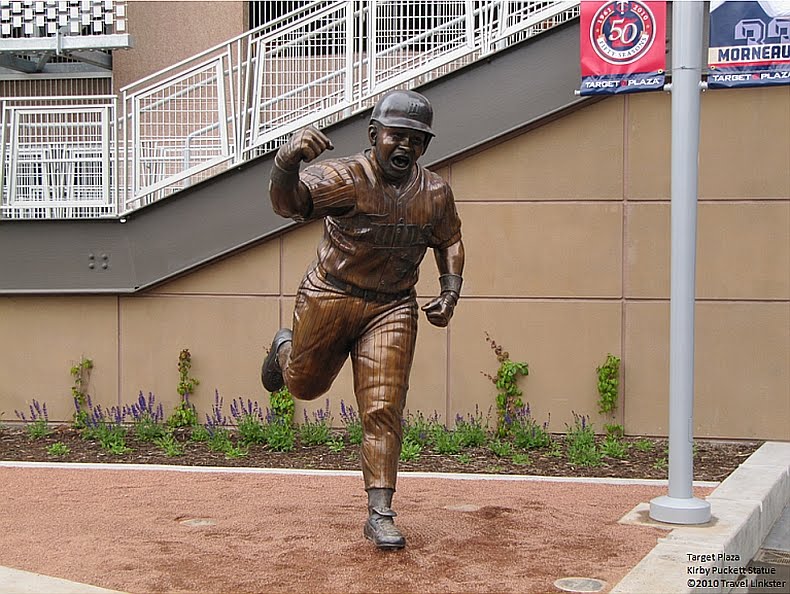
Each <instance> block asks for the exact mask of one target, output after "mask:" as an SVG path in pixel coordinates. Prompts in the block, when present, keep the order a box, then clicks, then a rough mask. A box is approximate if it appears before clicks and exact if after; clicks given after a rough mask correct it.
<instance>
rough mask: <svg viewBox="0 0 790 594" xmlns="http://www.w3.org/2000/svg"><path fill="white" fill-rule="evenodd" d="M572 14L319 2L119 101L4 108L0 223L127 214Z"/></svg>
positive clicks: (487, 4) (481, 6)
mask: <svg viewBox="0 0 790 594" xmlns="http://www.w3.org/2000/svg"><path fill="white" fill-rule="evenodd" d="M578 10H579V2H578V0H577V1H540V2H534V1H506V0H474V1H473V0H437V1H430V2H426V1H425V0H343V1H338V0H335V1H330V0H317V1H314V2H310V3H309V4H307V5H306V6H304V7H302V8H299V9H297V10H294V11H293V12H291V13H289V14H287V15H285V16H283V17H281V18H279V19H277V20H275V21H272V22H269V23H266V24H265V25H262V26H260V27H257V28H256V29H253V30H251V31H248V32H247V33H245V34H243V35H240V36H238V37H236V38H234V39H231V40H229V41H227V42H225V43H223V44H221V45H218V46H216V47H214V48H211V49H209V50H206V51H204V52H202V53H200V54H198V55H196V56H193V57H192V58H190V59H188V60H185V61H183V62H180V63H178V64H175V65H173V66H171V67H169V68H167V69H165V70H162V71H160V72H158V73H155V74H153V75H151V76H148V77H146V78H144V79H142V80H140V81H137V82H136V83H134V84H132V85H129V86H127V87H125V88H123V89H121V90H120V91H119V94H118V95H105V96H91V97H46V98H45V97H36V98H7V99H2V100H0V165H2V166H1V167H0V187H1V188H2V194H1V195H0V218H2V219H4V220H9V219H27V220H30V219H64V218H66V219H69V218H70V219H75V218H82V219H85V218H87V219H90V218H119V217H125V216H127V215H129V214H130V213H133V212H134V211H136V210H138V209H140V208H142V207H145V206H146V205H149V204H152V203H155V202H158V201H160V200H162V199H164V198H166V197H168V196H170V195H172V194H174V193H176V192H179V191H182V190H184V189H186V188H188V187H190V186H194V185H195V184H197V183H199V182H202V181H203V180H206V179H208V178H211V177H213V176H216V175H218V174H220V173H222V172H224V171H226V170H228V169H230V168H233V167H238V166H239V165H241V164H244V163H246V162H248V161H250V160H252V159H255V158H256V157H258V156H260V155H263V154H266V153H269V152H271V151H272V150H274V149H276V148H277V147H278V146H279V145H280V144H281V143H282V142H283V141H284V139H285V138H286V137H287V136H288V135H289V134H290V133H291V132H293V131H294V130H296V129H298V128H301V127H303V126H306V125H308V124H312V125H316V126H318V127H326V126H329V125H331V124H333V123H336V122H338V121H339V120H342V119H344V118H348V117H350V116H353V115H354V114H356V113H358V112H360V111H363V110H365V109H367V108H368V107H370V106H371V105H372V104H373V103H374V102H375V100H376V98H377V97H378V96H379V95H380V94H381V93H383V92H385V91H387V90H389V89H392V88H395V87H409V88H411V87H415V86H418V85H421V84H424V83H426V82H428V81H431V80H433V79H436V78H437V77H441V76H443V75H445V74H448V73H450V72H453V71H455V70H457V69H459V68H461V67H463V66H466V65H468V64H470V63H473V62H475V61H477V60H480V59H481V58H484V57H486V56H489V55H492V54H493V53H495V52H498V51H499V50H502V49H505V48H507V47H509V46H512V45H514V44H515V43H518V42H520V41H522V40H525V39H528V38H530V37H534V36H536V35H538V34H539V33H542V32H544V31H547V30H549V29H552V28H554V27H556V26H557V25H560V24H562V23H565V22H567V21H569V20H571V19H573V18H575V17H576V16H578Z"/></svg>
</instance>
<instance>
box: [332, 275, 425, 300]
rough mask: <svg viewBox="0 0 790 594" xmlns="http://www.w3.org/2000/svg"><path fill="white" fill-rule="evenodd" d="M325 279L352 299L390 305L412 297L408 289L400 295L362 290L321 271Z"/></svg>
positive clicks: (399, 293) (400, 292)
mask: <svg viewBox="0 0 790 594" xmlns="http://www.w3.org/2000/svg"><path fill="white" fill-rule="evenodd" d="M321 272H322V274H323V277H324V278H325V279H326V282H328V283H329V284H330V285H332V286H333V287H335V288H336V289H340V290H341V291H343V292H344V293H347V294H349V295H351V296H352V297H359V298H360V299H362V300H364V301H376V302H379V303H388V302H390V301H398V300H400V299H405V298H406V297H409V296H411V294H412V290H411V289H408V290H406V291H399V292H398V293H381V292H379V291H372V290H370V289H362V288H360V287H357V286H356V285H352V284H351V283H347V282H346V281H344V280H340V279H339V278H337V277H336V276H334V275H332V274H329V273H328V272H326V271H323V270H322V271H321Z"/></svg>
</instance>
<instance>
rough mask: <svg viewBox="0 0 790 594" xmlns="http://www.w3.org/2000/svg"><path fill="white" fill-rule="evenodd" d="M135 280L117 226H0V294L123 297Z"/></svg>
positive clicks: (124, 238)
mask: <svg viewBox="0 0 790 594" xmlns="http://www.w3.org/2000/svg"><path fill="white" fill-rule="evenodd" d="M134 276H135V275H134V263H133V260H132V259H131V257H130V253H129V243H128V238H127V233H126V229H125V227H124V225H122V224H120V223H119V222H118V221H107V220H101V221H6V222H1V223H0V287H2V291H0V292H2V293H45V294H46V293H73V292H76V293H106V292H110V293H124V292H130V291H131V290H133V287H134V285H135V284H136V283H135V280H134Z"/></svg>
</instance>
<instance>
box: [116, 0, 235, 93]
mask: <svg viewBox="0 0 790 594" xmlns="http://www.w3.org/2000/svg"><path fill="white" fill-rule="evenodd" d="M127 14H128V19H127V21H128V23H129V33H131V35H132V40H133V42H134V47H133V48H132V49H129V50H119V51H116V52H113V87H114V89H115V92H118V90H120V89H121V88H123V87H124V86H126V85H128V84H130V83H133V82H135V81H137V80H140V79H141V78H143V77H145V76H148V75H149V74H153V73H154V72H157V71H159V70H161V69H162V68H166V67H168V66H171V65H172V64H175V63H177V62H180V61H181V60H184V59H186V58H189V57H191V56H193V55H195V54H197V53H199V52H201V51H203V50H205V49H208V48H210V47H213V46H215V45H217V44H220V43H222V42H224V41H227V40H228V39H231V38H232V37H235V36H236V35H239V34H240V33H243V32H244V31H246V29H247V12H246V2H243V1H242V0H223V1H222V2H217V1H213V2H212V1H202V2H192V1H188V0H187V1H183V0H179V1H178V2H173V1H172V0H163V1H158V0H129V1H128V2H127Z"/></svg>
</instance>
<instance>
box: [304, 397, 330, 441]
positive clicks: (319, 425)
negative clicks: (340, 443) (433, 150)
mask: <svg viewBox="0 0 790 594" xmlns="http://www.w3.org/2000/svg"><path fill="white" fill-rule="evenodd" d="M303 412H304V423H302V424H301V425H299V439H300V440H301V442H302V443H303V444H304V445H324V444H325V443H327V442H328V441H329V440H330V439H331V437H332V415H331V413H330V412H329V398H327V399H326V410H324V409H323V408H319V409H318V410H316V411H315V412H313V414H312V417H313V418H312V419H310V418H309V417H308V416H307V411H306V410H304V411H303Z"/></svg>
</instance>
